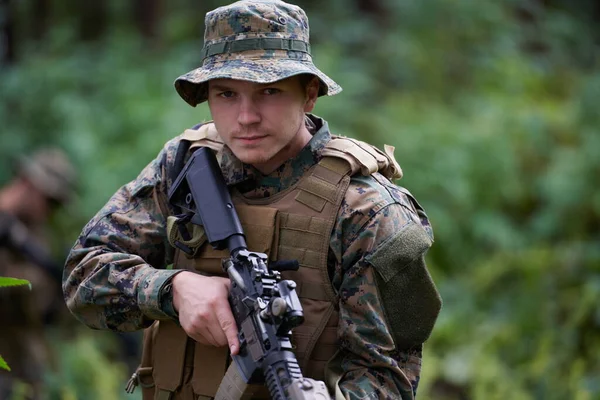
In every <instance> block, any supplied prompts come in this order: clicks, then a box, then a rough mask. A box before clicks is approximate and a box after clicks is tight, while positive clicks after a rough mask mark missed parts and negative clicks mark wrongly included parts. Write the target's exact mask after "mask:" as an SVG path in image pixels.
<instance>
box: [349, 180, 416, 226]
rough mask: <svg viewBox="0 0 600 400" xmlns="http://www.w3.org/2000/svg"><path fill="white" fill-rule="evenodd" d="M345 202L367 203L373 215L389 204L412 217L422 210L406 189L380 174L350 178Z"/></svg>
mask: <svg viewBox="0 0 600 400" xmlns="http://www.w3.org/2000/svg"><path fill="white" fill-rule="evenodd" d="M345 201H346V203H348V204H357V203H367V204H369V206H370V207H371V208H372V210H373V212H374V213H375V212H377V211H379V210H381V209H382V208H385V207H386V206H389V205H391V204H399V205H401V206H402V207H403V208H404V209H405V210H406V211H407V212H409V213H410V214H412V215H413V216H418V215H419V213H420V211H422V210H423V209H422V207H421V206H420V205H419V203H418V202H417V200H416V199H415V198H414V196H413V195H412V194H411V193H410V192H409V191H408V190H407V189H406V188H404V187H402V186H398V185H395V184H394V183H392V182H391V181H390V180H389V179H387V178H386V177H384V176H383V175H382V174H380V173H374V174H371V175H368V176H364V175H354V176H352V178H351V179H350V185H349V186H348V190H347V192H346V198H345Z"/></svg>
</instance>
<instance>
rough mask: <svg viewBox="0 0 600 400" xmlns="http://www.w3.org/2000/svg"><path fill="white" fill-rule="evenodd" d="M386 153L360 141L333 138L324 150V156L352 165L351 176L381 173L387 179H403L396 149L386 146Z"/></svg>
mask: <svg viewBox="0 0 600 400" xmlns="http://www.w3.org/2000/svg"><path fill="white" fill-rule="evenodd" d="M384 149H385V151H381V150H379V149H378V148H377V147H375V146H373V145H370V144H368V143H365V142H363V141H360V140H356V139H352V138H348V137H344V136H332V138H331V140H330V141H329V142H328V143H327V145H325V148H324V149H323V153H322V154H323V156H326V157H336V158H342V159H344V160H346V161H347V162H348V164H350V168H351V174H352V175H354V174H356V173H358V172H360V173H361V175H365V176H367V175H371V174H374V173H375V172H379V173H380V174H382V175H383V176H385V177H386V178H388V179H390V180H392V179H400V178H402V168H400V165H399V164H398V162H397V161H396V159H395V158H394V147H393V146H389V145H387V144H386V145H385V147H384Z"/></svg>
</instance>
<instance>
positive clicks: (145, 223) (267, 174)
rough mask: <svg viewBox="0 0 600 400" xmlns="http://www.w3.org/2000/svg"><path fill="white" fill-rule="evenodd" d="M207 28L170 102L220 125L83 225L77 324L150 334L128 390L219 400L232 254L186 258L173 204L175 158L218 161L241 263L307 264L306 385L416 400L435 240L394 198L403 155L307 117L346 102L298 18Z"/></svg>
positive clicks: (166, 157)
mask: <svg viewBox="0 0 600 400" xmlns="http://www.w3.org/2000/svg"><path fill="white" fill-rule="evenodd" d="M205 25H206V30H205V36H204V48H203V49H202V51H201V55H200V61H201V66H200V67H199V68H197V69H195V70H193V71H191V72H189V73H187V74H185V75H182V76H180V77H179V78H177V80H176V81H175V88H176V90H177V92H178V93H179V95H180V96H181V97H182V98H183V99H184V100H185V101H186V102H187V103H188V104H190V105H191V106H196V105H198V104H200V103H203V102H205V101H207V102H208V107H209V109H210V112H211V115H212V118H213V121H212V122H208V123H204V124H200V125H197V126H195V127H194V128H192V129H188V130H185V131H184V132H183V134H181V135H180V136H178V137H176V138H175V139H173V140H171V141H169V142H168V143H166V145H165V146H164V148H163V150H162V151H161V152H160V154H159V155H158V156H157V158H156V159H155V160H153V161H152V162H150V164H149V165H148V166H147V167H146V168H145V169H144V170H143V171H142V172H141V173H140V175H139V176H138V177H137V178H136V179H135V180H133V181H132V182H130V183H128V184H126V185H125V186H123V187H122V188H121V189H120V190H119V191H118V192H117V193H116V194H115V195H114V196H113V197H112V198H111V199H110V200H109V202H108V203H107V204H106V205H105V207H104V208H103V209H101V210H100V212H99V213H98V214H97V215H96V216H95V217H94V218H93V219H92V220H91V221H90V222H89V223H88V224H87V226H85V227H84V229H83V232H82V233H81V236H80V237H79V239H78V240H77V242H76V243H75V245H74V247H73V249H72V251H71V253H70V255H69V257H68V259H67V263H66V266H65V269H66V270H65V273H64V281H63V290H64V293H65V298H66V299H67V305H68V307H69V309H70V310H71V312H72V313H73V314H74V315H75V316H76V317H77V318H78V319H79V320H80V321H82V322H83V323H85V324H87V325H89V326H90V327H92V328H96V329H112V330H119V331H130V330H136V329H140V328H146V331H145V343H144V353H143V356H142V365H141V366H140V368H139V369H138V371H137V373H136V374H135V375H134V377H133V378H134V382H132V383H133V384H137V383H139V384H141V386H142V389H143V394H144V399H151V398H154V399H171V400H172V399H192V398H193V399H211V398H213V397H214V396H215V393H216V391H217V388H218V386H219V383H220V381H221V379H222V377H223V374H224V372H225V369H226V367H227V364H228V360H229V358H228V357H229V353H231V354H237V352H238V351H239V341H238V337H237V328H236V325H235V321H234V319H233V317H232V313H231V310H230V308H229V304H228V300H227V295H228V289H229V279H226V278H223V272H222V270H221V267H220V259H221V258H222V257H224V256H225V254H226V253H223V252H219V251H215V250H213V249H212V248H211V246H210V245H209V243H207V242H206V237H195V238H193V239H196V240H191V241H190V242H188V243H187V245H188V246H189V247H190V248H191V249H192V252H193V254H194V255H193V256H187V255H186V254H185V253H183V252H181V251H180V250H179V249H176V248H175V247H174V245H173V243H175V242H174V241H175V240H176V239H177V235H178V233H177V229H172V224H169V223H168V221H169V219H170V218H169V217H172V216H173V215H174V214H175V213H176V210H175V209H174V208H173V207H172V205H170V204H169V202H168V195H167V194H168V192H169V189H170V188H171V187H172V184H173V180H174V178H175V177H176V176H177V174H178V173H179V171H180V170H181V167H182V166H183V163H182V162H181V161H182V159H183V161H185V160H187V159H188V158H189V157H190V154H191V153H192V152H193V151H194V149H195V148H197V147H199V146H205V147H209V148H211V149H212V150H213V151H214V152H215V154H216V156H217V159H218V160H219V163H220V167H221V170H222V172H223V175H224V178H225V180H226V182H227V184H228V187H229V188H230V191H231V193H232V197H233V199H234V202H235V204H236V209H237V211H238V213H239V215H240V219H241V222H242V224H243V226H244V231H245V234H246V236H247V241H248V248H249V249H251V250H253V251H259V252H263V253H266V254H268V257H269V259H270V260H280V259H284V260H285V259H297V260H298V261H299V262H300V265H301V266H300V270H299V271H296V272H286V275H284V277H285V278H291V279H294V280H295V281H296V282H297V284H298V286H297V291H298V294H299V296H300V299H301V302H302V306H303V308H304V315H305V322H304V324H303V325H301V326H300V327H298V328H296V329H294V331H293V337H292V340H293V343H294V346H295V353H296V356H297V358H298V361H299V364H300V366H301V367H302V370H303V373H304V375H305V376H308V377H311V378H314V379H318V380H325V381H326V383H327V386H328V389H329V391H330V394H331V396H332V397H334V398H335V399H358V398H369V399H400V398H402V399H412V398H413V397H414V395H415V393H416V390H417V384H418V382H419V376H420V371H421V355H422V345H423V342H424V341H425V340H426V339H427V338H428V336H429V335H430V333H431V331H432V329H433V325H434V322H435V320H436V318H437V315H438V312H439V310H440V307H441V301H440V298H439V295H438V292H437V290H436V288H435V285H434V284H433V281H432V279H431V277H430V275H429V273H428V271H427V268H426V265H425V261H424V255H425V252H426V251H427V249H428V248H429V247H430V246H431V244H432V239H433V235H432V231H431V226H430V224H429V222H428V219H427V216H426V215H425V213H424V211H423V209H422V208H421V207H420V206H419V204H418V203H417V202H416V201H415V199H414V198H413V197H412V195H411V194H410V193H409V192H408V191H407V190H406V189H404V188H401V187H398V186H396V185H394V184H393V183H392V180H393V179H397V178H400V177H401V170H400V167H399V166H398V164H397V163H396V161H395V160H394V158H393V155H392V153H393V148H391V147H386V149H385V151H380V150H378V149H376V148H374V147H372V146H370V145H368V144H366V143H364V142H360V141H357V140H354V139H350V138H344V137H338V136H335V135H333V134H332V133H330V131H329V127H328V124H327V122H326V121H325V120H323V119H322V118H319V117H317V116H315V115H313V114H311V111H312V110H313V108H314V106H315V103H316V101H317V98H318V97H319V96H322V95H329V96H332V95H335V94H337V93H339V92H340V91H341V88H340V87H339V86H338V85H337V84H336V83H335V82H334V81H333V80H331V79H330V78H329V77H327V76H326V75H325V74H324V73H323V72H321V71H320V70H319V69H317V68H316V67H315V65H314V64H313V62H312V58H311V54H310V46H309V28H308V20H307V17H306V15H305V13H304V11H303V10H302V9H301V8H299V7H297V6H295V5H292V4H287V3H284V2H281V1H273V0H254V1H252V0H250V1H239V2H236V3H233V4H231V5H228V6H224V7H220V8H217V9H216V10H213V11H212V12H209V13H208V14H207V15H206V20H205ZM180 239H181V238H180ZM170 264H173V268H167V266H168V265H170ZM255 389H256V388H254V389H252V390H255ZM251 396H252V398H265V396H266V394H265V393H264V391H263V392H262V393H254V394H253V395H251ZM267 398H268V397H267Z"/></svg>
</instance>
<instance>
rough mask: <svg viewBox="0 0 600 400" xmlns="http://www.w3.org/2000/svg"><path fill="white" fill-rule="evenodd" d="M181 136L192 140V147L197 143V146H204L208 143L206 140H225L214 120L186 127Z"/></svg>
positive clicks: (220, 141) (220, 142)
mask: <svg viewBox="0 0 600 400" xmlns="http://www.w3.org/2000/svg"><path fill="white" fill-rule="evenodd" d="M179 137H180V138H181V140H185V141H188V142H191V143H192V147H194V145H196V147H198V146H204V145H206V144H204V142H214V143H219V144H222V143H223V140H222V139H221V137H220V136H219V132H217V128H216V126H215V124H214V123H213V122H212V121H206V122H202V123H199V124H197V125H195V126H193V127H192V128H190V129H186V130H185V131H183V133H182V134H181V135H179Z"/></svg>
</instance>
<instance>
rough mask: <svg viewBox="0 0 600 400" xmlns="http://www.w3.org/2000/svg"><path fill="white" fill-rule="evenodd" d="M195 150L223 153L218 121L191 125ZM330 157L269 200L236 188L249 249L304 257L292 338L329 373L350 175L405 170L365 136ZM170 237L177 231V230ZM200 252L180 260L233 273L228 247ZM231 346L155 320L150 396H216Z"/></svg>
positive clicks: (258, 390)
mask: <svg viewBox="0 0 600 400" xmlns="http://www.w3.org/2000/svg"><path fill="white" fill-rule="evenodd" d="M182 139H183V140H188V141H190V142H192V145H191V147H190V151H193V149H194V148H197V147H200V146H205V147H209V148H211V149H213V150H214V151H216V152H218V151H219V150H220V149H221V148H222V146H223V143H222V141H221V139H220V138H219V136H218V134H217V132H216V129H215V128H214V125H213V124H207V125H203V126H202V127H200V129H198V130H186V131H185V132H184V134H183V136H182ZM322 154H323V158H322V159H321V160H320V161H319V162H318V163H317V164H316V165H314V166H313V167H312V168H311V169H310V170H309V171H307V173H306V174H305V175H304V176H303V177H302V178H301V179H300V180H299V182H298V183H297V184H295V185H294V186H292V187H290V188H288V189H286V190H284V191H282V192H280V193H277V194H275V195H273V196H270V197H268V198H264V199H247V198H245V197H244V196H243V195H241V194H240V193H239V192H237V191H236V190H233V191H232V198H233V201H234V203H235V207H236V210H237V212H238V215H239V218H240V221H241V223H242V226H243V229H244V232H245V234H246V239H247V244H248V249H250V250H252V251H257V252H262V253H265V254H267V255H268V257H269V260H270V261H276V260H291V259H295V260H298V261H299V263H300V269H299V270H298V271H286V272H283V273H282V276H283V278H284V279H292V280H294V281H295V282H296V284H297V288H296V290H297V293H298V296H299V298H300V301H301V304H302V307H303V310H304V318H305V320H304V323H303V324H302V325H301V326H299V327H297V328H295V329H294V330H293V333H292V344H293V346H294V348H295V350H294V352H295V354H296V357H297V359H298V363H299V365H300V367H301V368H302V372H303V374H304V375H305V376H308V377H311V378H313V379H318V380H324V371H325V366H326V364H327V362H328V360H329V359H331V358H332V357H333V356H334V354H335V353H336V351H337V348H338V343H337V326H338V312H337V296H336V293H335V292H334V290H333V288H332V285H331V282H330V278H329V273H328V268H327V264H328V255H329V242H330V236H331V232H332V230H333V228H334V224H335V222H336V219H337V215H338V211H339V208H340V205H341V203H342V200H343V199H344V196H345V194H346V190H347V189H348V185H349V183H350V177H351V176H352V175H353V174H355V173H362V174H364V175H368V174H372V173H374V172H377V171H379V172H380V173H382V174H383V175H384V176H386V177H388V178H390V179H392V178H398V177H400V176H401V170H400V167H399V166H398V164H397V163H396V162H395V160H394V158H393V147H391V146H386V151H385V153H384V152H382V151H380V150H378V149H376V148H375V147H372V146H371V145H368V144H366V143H363V142H360V141H357V140H354V139H350V138H344V137H333V138H332V140H331V141H330V142H329V143H328V144H327V145H326V147H325V148H324V149H323V152H322ZM170 236H171V235H170ZM193 248H194V249H195V254H194V256H188V255H187V254H186V253H183V252H182V251H180V250H179V249H177V250H176V251H175V258H174V266H175V268H178V269H188V270H191V271H198V272H201V273H204V274H210V275H221V276H226V275H225V274H224V273H223V270H222V267H221V259H223V258H227V257H228V256H229V254H228V252H227V251H226V250H221V251H218V250H214V249H213V248H212V246H210V244H209V243H208V242H207V240H206V237H205V236H203V238H202V239H201V240H199V241H198V240H197V243H194V244H193ZM229 361H230V360H229V354H228V348H227V347H223V348H216V347H212V346H205V345H202V344H200V343H197V342H195V341H193V340H192V339H190V338H188V337H187V335H186V334H185V332H184V331H183V329H181V328H180V327H179V325H178V324H177V323H175V322H173V321H156V322H155V323H154V324H153V325H152V326H151V327H150V328H148V329H147V330H146V331H145V333H144V352H143V357H142V365H141V368H140V369H138V375H139V382H140V384H141V386H142V389H143V391H144V397H143V398H144V400H149V399H160V400H167V399H168V400H173V399H183V400H187V399H210V398H212V397H213V396H214V395H215V393H216V391H217V389H218V387H219V384H220V382H221V379H222V378H223V375H224V374H225V371H226V368H227V365H228V362H229ZM250 390H251V391H254V392H253V393H252V394H251V397H249V398H252V399H268V398H269V395H268V392H267V391H266V390H265V388H264V386H260V387H255V388H250Z"/></svg>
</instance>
